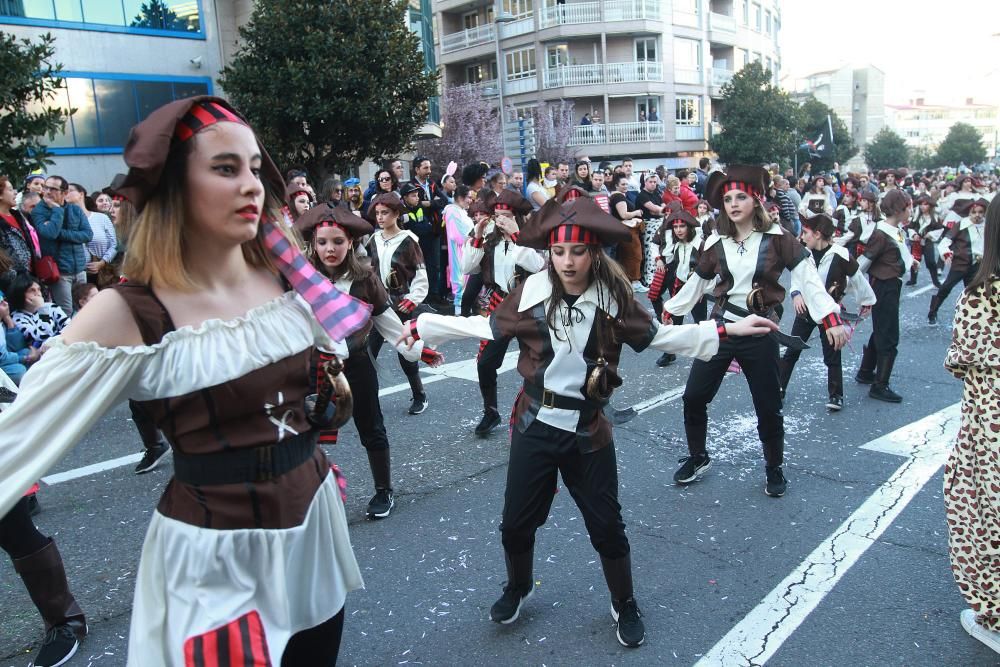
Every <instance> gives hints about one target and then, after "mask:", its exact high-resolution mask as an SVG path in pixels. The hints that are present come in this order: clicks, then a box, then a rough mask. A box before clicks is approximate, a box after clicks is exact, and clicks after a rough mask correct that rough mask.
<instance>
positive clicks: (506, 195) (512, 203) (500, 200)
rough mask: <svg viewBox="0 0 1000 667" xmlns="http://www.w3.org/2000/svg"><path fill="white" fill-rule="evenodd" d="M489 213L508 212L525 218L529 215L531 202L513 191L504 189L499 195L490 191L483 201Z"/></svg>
mask: <svg viewBox="0 0 1000 667" xmlns="http://www.w3.org/2000/svg"><path fill="white" fill-rule="evenodd" d="M483 201H484V203H485V204H486V207H487V209H488V210H489V212H490V213H496V212H497V211H510V212H511V213H513V214H514V215H518V216H522V217H523V216H525V215H528V214H529V213H531V211H532V207H531V202H529V201H528V200H527V199H525V198H524V197H522V196H521V195H520V194H518V193H517V192H514V191H513V190H508V189H506V188H504V189H503V190H501V191H500V194H496V193H495V192H493V191H492V190H490V193H489V194H488V195H486V198H485V199H484V200H483Z"/></svg>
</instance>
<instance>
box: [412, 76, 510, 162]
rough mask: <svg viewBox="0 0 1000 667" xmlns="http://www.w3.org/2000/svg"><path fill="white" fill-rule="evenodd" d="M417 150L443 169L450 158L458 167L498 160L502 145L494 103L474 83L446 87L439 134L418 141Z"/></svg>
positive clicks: (442, 100) (442, 102)
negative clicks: (484, 96)
mask: <svg viewBox="0 0 1000 667" xmlns="http://www.w3.org/2000/svg"><path fill="white" fill-rule="evenodd" d="M417 152H418V153H420V154H421V155H423V156H425V157H428V158H430V160H431V162H432V163H433V164H434V166H435V167H441V168H442V169H443V168H444V166H445V165H446V164H448V162H449V161H451V160H454V161H455V162H457V163H458V164H459V165H461V166H465V165H467V164H472V163H473V162H478V161H479V160H485V161H486V162H489V163H491V164H496V163H499V162H500V158H501V157H503V144H502V143H501V141H500V123H499V121H498V120H497V110H496V107H495V105H494V104H493V102H492V101H491V100H488V99H484V98H483V94H482V90H481V89H479V88H477V87H476V86H448V87H447V88H445V90H444V95H442V99H441V137H440V138H434V139H423V140H421V141H418V142H417Z"/></svg>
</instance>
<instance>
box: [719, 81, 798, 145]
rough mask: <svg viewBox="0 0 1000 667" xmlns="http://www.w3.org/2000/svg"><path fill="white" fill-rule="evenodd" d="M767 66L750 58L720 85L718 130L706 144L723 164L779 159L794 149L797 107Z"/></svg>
mask: <svg viewBox="0 0 1000 667" xmlns="http://www.w3.org/2000/svg"><path fill="white" fill-rule="evenodd" d="M772 81H773V77H772V76H771V73H770V72H769V71H768V70H765V69H764V67H763V66H762V65H761V64H760V63H759V62H751V63H749V64H748V65H746V66H744V67H743V69H742V70H740V71H739V72H737V73H736V75H735V76H733V78H732V79H731V80H730V81H729V83H727V84H726V85H724V86H723V87H722V101H721V104H720V105H719V106H720V111H719V123H720V124H721V125H722V131H721V132H719V133H718V134H716V135H715V136H714V137H712V140H711V142H710V146H711V147H712V150H714V151H715V152H716V153H718V155H719V161H720V162H723V163H727V164H737V163H739V164H761V163H764V162H782V161H786V160H788V156H789V155H791V154H792V151H794V150H795V145H796V144H795V139H796V136H795V135H796V121H797V120H798V109H797V107H796V106H795V102H794V101H793V100H792V98H791V97H790V96H789V95H788V93H786V92H784V91H783V90H781V89H780V88H778V87H777V86H776V85H774V83H773V82H772Z"/></svg>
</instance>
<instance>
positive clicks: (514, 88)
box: [503, 70, 538, 95]
mask: <svg viewBox="0 0 1000 667" xmlns="http://www.w3.org/2000/svg"><path fill="white" fill-rule="evenodd" d="M536 90H538V76H537V72H536V71H535V70H532V71H531V72H526V73H525V74H524V75H523V76H521V77H519V78H517V79H514V80H511V79H507V81H505V82H504V84H503V92H504V95H517V94H518V93H530V92H533V91H536Z"/></svg>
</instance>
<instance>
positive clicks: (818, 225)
mask: <svg viewBox="0 0 1000 667" xmlns="http://www.w3.org/2000/svg"><path fill="white" fill-rule="evenodd" d="M799 219H800V220H801V221H802V226H803V227H808V228H809V229H811V230H812V231H814V232H817V233H818V234H820V235H821V236H822V237H823V238H825V239H828V238H830V237H831V236H833V232H834V230H835V229H836V228H837V225H836V224H835V223H834V222H833V219H831V218H830V216H828V215H826V214H825V213H817V214H816V215H814V216H813V217H811V218H806V217H804V216H799Z"/></svg>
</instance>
